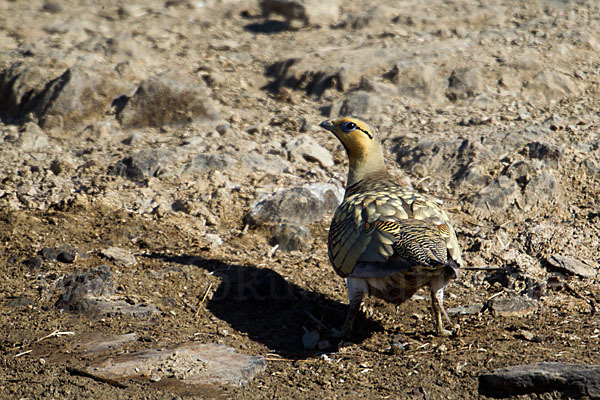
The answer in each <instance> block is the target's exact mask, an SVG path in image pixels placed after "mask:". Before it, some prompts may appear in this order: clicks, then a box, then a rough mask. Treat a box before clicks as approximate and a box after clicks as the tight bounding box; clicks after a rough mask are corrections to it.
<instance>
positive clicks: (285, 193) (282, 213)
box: [245, 184, 344, 226]
mask: <svg viewBox="0 0 600 400" xmlns="http://www.w3.org/2000/svg"><path fill="white" fill-rule="evenodd" d="M343 193H344V191H343V189H342V188H341V187H340V186H338V185H334V184H315V185H306V186H300V187H294V188H290V189H283V190H280V191H278V192H275V193H273V194H271V195H269V196H268V197H267V198H265V199H262V200H260V201H258V202H257V203H256V204H255V205H254V206H253V207H252V209H251V210H250V212H249V213H248V215H246V218H245V221H246V223H247V224H249V225H250V226H258V225H262V224H277V223H283V222H288V223H292V224H299V225H308V224H311V223H313V222H315V221H318V220H321V219H322V218H324V217H325V216H326V215H327V214H329V213H332V212H333V211H334V210H335V209H336V208H337V206H338V205H339V204H340V202H341V199H342V196H343Z"/></svg>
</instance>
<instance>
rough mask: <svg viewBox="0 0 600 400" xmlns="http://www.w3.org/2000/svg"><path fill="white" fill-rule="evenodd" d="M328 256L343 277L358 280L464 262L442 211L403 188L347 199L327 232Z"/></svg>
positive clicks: (454, 236)
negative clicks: (391, 260) (415, 267)
mask: <svg viewBox="0 0 600 400" xmlns="http://www.w3.org/2000/svg"><path fill="white" fill-rule="evenodd" d="M329 256H330V258H331V261H332V264H333V266H334V268H335V269H336V271H337V272H338V273H339V274H340V275H342V276H355V277H368V276H384V275H388V274H393V273H395V272H398V271H401V270H405V269H407V268H411V267H413V266H415V265H421V266H424V267H426V266H431V267H435V266H438V267H439V266H440V265H448V264H450V263H451V264H452V265H454V264H458V265H460V264H461V263H462V258H461V256H460V248H459V246H458V241H457V240H456V235H455V234H454V230H453V229H452V226H451V225H450V223H449V221H448V218H447V217H446V215H445V213H444V212H443V210H441V209H440V208H439V207H437V205H436V204H435V203H433V202H432V201H430V200H428V199H427V198H425V197H423V196H419V195H417V194H415V193H413V192H412V191H408V190H406V189H404V188H399V187H388V188H386V190H380V191H378V192H377V193H369V192H366V193H357V194H354V195H352V196H350V197H348V198H346V199H345V201H344V202H343V203H342V204H341V205H340V207H339V208H338V209H337V211H336V213H335V215H334V218H333V221H332V224H331V228H330V230H329ZM392 258H393V262H387V261H388V260H390V259H392ZM448 258H450V260H449V259H448ZM452 261H453V262H452ZM357 264H358V266H357Z"/></svg>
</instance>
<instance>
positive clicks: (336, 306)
mask: <svg viewBox="0 0 600 400" xmlns="http://www.w3.org/2000/svg"><path fill="white" fill-rule="evenodd" d="M148 257H151V258H160V259H162V260H164V261H166V262H174V263H179V264H183V265H195V266H197V267H200V268H204V269H206V270H207V271H210V272H212V273H213V274H214V275H215V276H218V277H220V278H221V283H220V285H219V287H218V288H217V289H216V291H214V292H213V295H212V298H211V299H210V300H209V301H208V302H207V305H206V308H207V309H208V310H209V311H210V312H211V313H213V315H215V316H216V317H217V318H219V319H221V320H223V321H226V322H227V323H228V324H229V325H231V327H232V328H234V329H235V330H237V331H239V332H245V333H246V334H247V335H248V337H249V338H250V339H252V340H254V341H256V342H259V343H262V344H264V345H265V346H267V347H268V348H269V349H271V350H272V351H274V352H277V353H279V354H281V355H285V356H287V357H296V358H303V357H308V356H314V355H316V354H320V353H321V352H322V351H327V352H330V351H333V350H336V349H337V346H338V344H339V343H338V342H339V339H335V338H333V337H332V336H331V328H339V327H341V325H342V324H343V322H344V318H345V316H346V312H347V305H346V304H344V303H340V302H338V301H336V300H332V299H330V298H328V297H326V296H324V295H323V294H321V293H318V292H314V291H310V290H306V289H304V288H302V287H300V286H298V285H295V284H293V283H291V282H288V281H287V280H286V279H285V278H284V277H283V276H281V275H280V274H278V273H277V272H275V271H273V270H271V269H268V268H257V267H255V266H252V265H235V264H227V263H223V262H221V261H218V260H207V259H203V258H201V257H194V256H185V255H184V256H168V255H162V254H151V255H148ZM312 317H314V318H312ZM314 319H317V320H318V321H319V322H315V320H314ZM304 328H306V329H307V330H313V329H316V330H318V331H319V333H320V336H321V339H324V340H327V341H329V342H330V343H331V347H329V348H325V349H322V351H319V350H318V349H317V350H306V349H304V347H303V345H302V336H303V334H304V333H305V332H306V331H305V329H304ZM382 330H383V327H382V326H381V325H380V324H379V323H377V322H374V321H371V320H368V319H366V318H365V317H364V315H362V314H361V315H359V317H358V318H357V320H356V322H355V329H354V334H353V336H352V338H350V340H351V341H352V342H355V343H358V342H362V341H363V340H365V339H366V338H368V337H369V336H371V335H372V334H373V333H374V332H377V331H382Z"/></svg>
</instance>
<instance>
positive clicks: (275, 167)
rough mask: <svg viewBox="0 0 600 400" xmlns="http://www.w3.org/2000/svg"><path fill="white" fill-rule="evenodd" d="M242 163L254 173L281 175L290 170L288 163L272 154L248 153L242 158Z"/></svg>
mask: <svg viewBox="0 0 600 400" xmlns="http://www.w3.org/2000/svg"><path fill="white" fill-rule="evenodd" d="M242 163H243V164H244V165H246V166H247V167H248V168H250V170H252V171H263V172H269V173H272V174H281V173H283V172H289V170H290V166H289V165H288V163H287V162H285V161H284V160H282V159H281V158H280V157H277V156H274V155H271V154H259V153H257V152H252V153H248V154H246V155H245V156H243V157H242Z"/></svg>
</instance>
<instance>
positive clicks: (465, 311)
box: [447, 303, 483, 315]
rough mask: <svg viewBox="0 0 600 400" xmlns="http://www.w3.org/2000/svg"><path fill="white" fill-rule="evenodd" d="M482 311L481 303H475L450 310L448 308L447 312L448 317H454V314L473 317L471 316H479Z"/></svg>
mask: <svg viewBox="0 0 600 400" xmlns="http://www.w3.org/2000/svg"><path fill="white" fill-rule="evenodd" d="M482 309H483V304H482V303H475V304H470V305H468V306H458V307H452V308H449V309H448V310H447V311H448V314H450V315H454V314H458V315H473V314H479V313H480V312H481V310H482Z"/></svg>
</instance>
